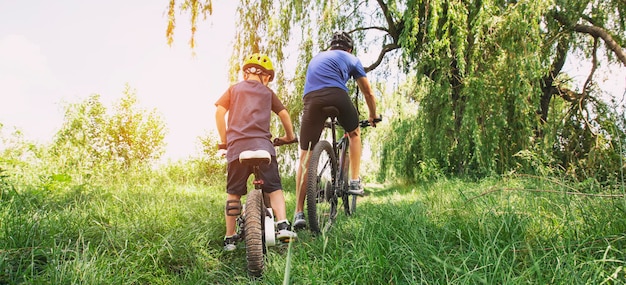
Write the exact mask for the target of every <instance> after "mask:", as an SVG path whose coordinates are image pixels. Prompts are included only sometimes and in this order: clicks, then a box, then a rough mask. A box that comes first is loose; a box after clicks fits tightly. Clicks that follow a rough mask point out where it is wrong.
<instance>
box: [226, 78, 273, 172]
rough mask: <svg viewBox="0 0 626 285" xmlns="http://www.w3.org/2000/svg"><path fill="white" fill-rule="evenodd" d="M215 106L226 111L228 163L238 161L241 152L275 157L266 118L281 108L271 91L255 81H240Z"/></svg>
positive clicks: (268, 120)
mask: <svg viewBox="0 0 626 285" xmlns="http://www.w3.org/2000/svg"><path fill="white" fill-rule="evenodd" d="M215 105H216V106H218V105H219V106H222V107H224V108H226V110H228V128H227V129H226V144H227V147H228V152H227V153H226V160H227V161H228V162H232V161H234V160H236V159H239V154H240V153H241V152H242V151H245V150H266V151H268V152H269V153H270V154H271V155H273V156H275V155H276V151H275V150H274V146H273V144H272V141H271V138H272V134H271V133H270V117H271V113H272V112H274V113H276V114H278V113H279V112H280V111H282V110H284V109H285V106H284V105H283V103H282V102H280V99H278V96H276V94H275V93H274V91H272V89H270V88H269V87H267V86H265V85H263V83H261V82H258V81H254V80H245V81H241V82H239V83H237V84H234V85H232V86H230V87H229V88H228V89H227V90H226V92H224V94H223V95H222V97H220V98H219V99H218V100H217V102H215Z"/></svg>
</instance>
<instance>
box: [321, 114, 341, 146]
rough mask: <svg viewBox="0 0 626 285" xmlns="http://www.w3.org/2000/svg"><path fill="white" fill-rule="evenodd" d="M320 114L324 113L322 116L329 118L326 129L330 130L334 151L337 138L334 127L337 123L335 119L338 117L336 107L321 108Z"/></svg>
mask: <svg viewBox="0 0 626 285" xmlns="http://www.w3.org/2000/svg"><path fill="white" fill-rule="evenodd" d="M322 112H323V113H324V115H326V117H329V118H330V126H327V127H328V128H330V130H331V136H332V142H333V143H332V145H333V149H336V148H337V137H336V135H337V133H336V132H337V129H336V127H335V125H336V122H337V117H338V116H339V109H337V107H335V106H326V107H323V108H322Z"/></svg>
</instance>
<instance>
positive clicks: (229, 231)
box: [224, 194, 241, 237]
mask: <svg viewBox="0 0 626 285" xmlns="http://www.w3.org/2000/svg"><path fill="white" fill-rule="evenodd" d="M233 200H235V201H240V202H239V203H240V205H241V195H235V194H228V197H227V198H226V201H233ZM224 217H225V218H226V235H225V236H227V237H229V236H233V235H234V234H236V232H235V230H236V223H237V216H230V215H228V209H226V210H225V211H224Z"/></svg>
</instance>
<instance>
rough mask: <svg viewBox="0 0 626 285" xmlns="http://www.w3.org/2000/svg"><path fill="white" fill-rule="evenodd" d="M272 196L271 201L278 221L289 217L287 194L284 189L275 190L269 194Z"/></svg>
mask: <svg viewBox="0 0 626 285" xmlns="http://www.w3.org/2000/svg"><path fill="white" fill-rule="evenodd" d="M268 195H269V196H270V203H271V204H272V210H273V211H274V215H275V217H276V221H282V220H286V219H287V210H286V209H285V196H284V195H283V190H282V189H279V190H275V191H273V192H272V193H269V194H268Z"/></svg>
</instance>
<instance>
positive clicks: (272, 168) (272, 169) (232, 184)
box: [226, 156, 283, 196]
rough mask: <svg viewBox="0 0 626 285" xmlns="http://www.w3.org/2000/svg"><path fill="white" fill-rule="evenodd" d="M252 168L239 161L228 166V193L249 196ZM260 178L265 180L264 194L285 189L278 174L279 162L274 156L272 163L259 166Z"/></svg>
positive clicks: (262, 187)
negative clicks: (249, 179) (249, 180)
mask: <svg viewBox="0 0 626 285" xmlns="http://www.w3.org/2000/svg"><path fill="white" fill-rule="evenodd" d="M252 170H253V169H252V166H249V165H243V164H241V163H240V162H239V160H234V161H232V162H230V163H229V164H228V178H227V179H226V193H228V194H233V195H241V196H243V195H246V194H248V185H247V183H248V177H250V175H251V174H252ZM259 170H260V171H259V172H260V173H259V176H260V177H259V178H261V179H263V185H262V186H261V189H263V192H264V193H272V192H274V191H276V190H281V189H283V186H282V184H281V182H280V175H279V174H278V162H277V161H276V156H272V162H270V164H265V165H261V166H259Z"/></svg>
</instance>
